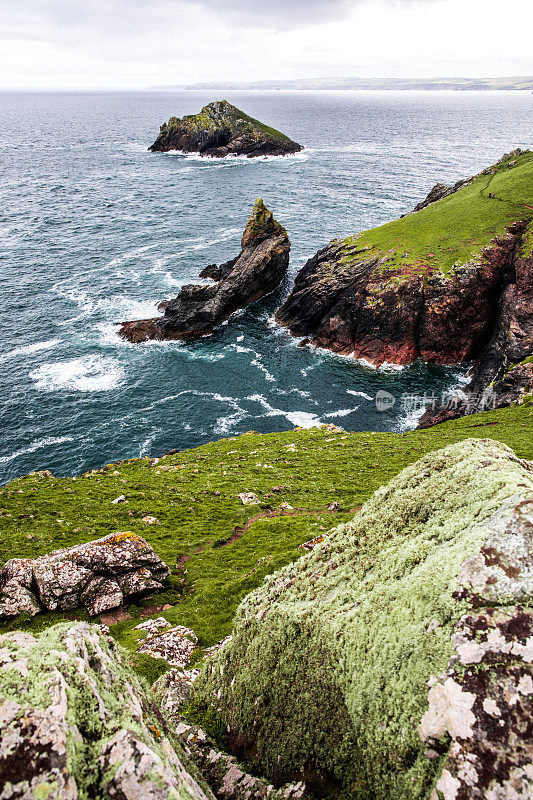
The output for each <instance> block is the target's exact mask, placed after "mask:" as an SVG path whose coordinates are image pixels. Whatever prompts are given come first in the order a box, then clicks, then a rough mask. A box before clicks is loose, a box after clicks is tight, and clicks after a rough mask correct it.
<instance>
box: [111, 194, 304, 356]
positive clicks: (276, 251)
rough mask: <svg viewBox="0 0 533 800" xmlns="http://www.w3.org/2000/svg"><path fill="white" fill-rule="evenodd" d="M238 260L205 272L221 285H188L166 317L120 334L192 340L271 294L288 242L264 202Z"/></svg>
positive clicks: (141, 338)
mask: <svg viewBox="0 0 533 800" xmlns="http://www.w3.org/2000/svg"><path fill="white" fill-rule="evenodd" d="M241 247H242V250H241V252H240V254H239V255H238V256H237V258H235V259H233V260H231V261H228V262H227V263H226V264H223V265H222V266H220V267H217V266H216V265H210V266H209V267H206V268H205V269H204V271H203V272H202V273H201V275H202V276H203V277H210V278H213V279H214V280H216V281H217V282H218V284H210V285H198V286H197V285H188V286H184V287H183V288H182V289H181V291H180V293H179V295H178V296H177V297H176V298H174V300H171V301H170V302H169V303H167V304H165V309H164V311H165V313H164V316H163V317H160V318H155V319H148V320H137V321H133V322H124V323H122V327H121V328H120V331H119V333H120V335H121V336H123V337H124V338H125V339H128V341H130V342H144V341H147V340H148V339H194V338H197V337H199V336H205V335H206V334H209V333H212V332H213V330H214V329H215V328H216V327H217V326H218V325H220V324H221V323H222V322H224V321H225V320H226V319H228V317H230V316H231V314H233V313H234V312H235V311H237V310H238V309H240V308H245V307H246V306H247V305H249V304H250V303H253V302H254V301H255V300H258V299H259V298H261V297H263V295H265V294H268V293H269V292H272V291H273V290H274V289H276V287H277V286H278V285H279V283H280V281H281V280H282V278H283V277H284V276H285V273H286V272H287V268H288V266H289V251H290V247H291V245H290V241H289V237H288V236H287V232H286V230H285V229H284V228H283V227H282V226H281V225H280V224H279V222H277V221H276V220H275V219H274V217H273V215H272V212H271V211H269V210H268V208H266V206H265V205H264V203H263V201H262V200H257V201H256V203H255V205H254V207H253V210H252V213H251V215H250V217H249V219H248V223H247V225H246V228H245V230H244V234H243V236H242V240H241Z"/></svg>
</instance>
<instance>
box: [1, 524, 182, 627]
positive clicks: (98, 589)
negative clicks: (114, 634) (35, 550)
mask: <svg viewBox="0 0 533 800" xmlns="http://www.w3.org/2000/svg"><path fill="white" fill-rule="evenodd" d="M169 574H170V569H169V568H168V567H167V565H166V564H165V563H164V562H163V561H162V560H161V558H160V557H159V556H158V555H157V553H156V552H155V551H154V550H153V548H152V547H151V546H150V545H149V544H148V542H147V541H146V540H145V539H143V538H142V537H141V536H137V535H136V534H134V533H132V532H131V531H124V532H120V533H113V534H110V535H109V536H104V537H103V538H101V539H95V540H94V541H92V542H87V543H86V544H81V545H75V546H74V547H69V548H66V549H64V550H55V551H54V552H53V553H50V554H49V555H46V556H40V557H39V558H35V559H22V558H13V559H11V560H10V561H8V562H7V563H6V564H4V566H3V567H2V569H1V570H0V618H6V617H14V616H17V614H20V613H22V612H26V613H28V614H30V615H31V616H34V615H35V614H38V613H39V612H40V611H43V610H44V611H55V610H60V611H69V610H70V609H73V608H77V607H78V606H80V605H84V606H85V608H86V609H87V611H88V612H89V614H91V615H92V616H95V615H96V614H101V613H102V612H103V611H109V610H110V609H112V608H117V607H118V606H120V605H121V604H122V601H123V600H124V598H125V597H128V596H139V595H142V594H146V593H147V592H154V591H157V590H160V589H162V588H163V583H162V581H164V580H165V578H166V577H167V576H168V575H169Z"/></svg>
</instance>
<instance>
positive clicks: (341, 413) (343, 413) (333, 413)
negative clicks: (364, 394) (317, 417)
mask: <svg viewBox="0 0 533 800" xmlns="http://www.w3.org/2000/svg"><path fill="white" fill-rule="evenodd" d="M358 409H359V406H356V407H355V408H340V409H339V410H338V411H330V413H329V414H324V417H347V416H348V414H353V413H355V412H356V411H358Z"/></svg>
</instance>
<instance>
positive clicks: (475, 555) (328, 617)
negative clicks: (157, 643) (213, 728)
mask: <svg viewBox="0 0 533 800" xmlns="http://www.w3.org/2000/svg"><path fill="white" fill-rule="evenodd" d="M384 457H386V455H385V454H384ZM532 523H533V473H532V470H531V465H529V464H528V463H527V462H523V461H521V460H519V459H518V458H517V457H516V456H515V455H514V453H513V452H512V451H511V450H510V449H509V448H508V447H506V446H505V445H502V444H500V443H497V442H494V441H491V440H467V441H464V442H461V443H459V444H455V445H452V446H449V447H446V448H444V449H443V450H440V451H438V452H436V453H432V454H430V455H428V456H426V457H424V458H422V459H421V460H420V461H418V462H416V463H415V464H413V465H411V466H409V467H408V468H407V469H405V470H404V471H403V472H401V473H400V474H399V475H398V476H397V477H396V478H395V479H394V480H392V481H391V482H390V483H389V484H388V485H387V486H385V487H382V488H381V489H379V490H378V491H377V492H376V493H375V494H374V495H373V496H372V497H371V498H370V499H369V500H368V502H367V503H366V504H365V505H364V506H363V508H362V509H361V511H360V512H359V513H358V514H357V515H356V517H355V518H354V519H353V520H352V521H351V522H350V523H348V524H345V525H341V526H340V527H338V528H336V529H334V530H333V531H331V533H330V534H329V535H328V536H326V537H325V539H324V541H323V542H322V544H318V545H317V546H316V547H315V548H314V549H313V551H312V552H310V553H308V554H306V555H305V556H303V557H302V558H301V559H300V560H299V561H297V562H295V563H292V564H290V565H288V566H286V567H285V568H283V569H282V570H280V571H279V572H277V573H275V574H273V575H272V576H270V577H268V578H267V579H266V581H265V583H264V584H263V586H262V587H260V588H259V589H257V590H256V591H254V592H253V593H252V594H251V595H249V596H248V597H247V598H246V599H245V600H244V601H243V602H242V604H241V606H240V607H239V609H238V612H237V615H236V619H235V626H234V631H233V638H232V639H231V641H229V642H228V643H227V645H226V646H225V647H224V648H223V649H222V650H221V651H220V652H219V653H218V655H216V656H214V657H213V658H211V659H209V661H208V662H207V663H206V665H205V666H204V667H203V669H202V671H201V673H200V676H199V677H198V679H197V681H196V682H195V684H194V689H193V693H194V702H196V703H197V704H198V705H199V706H202V705H203V706H204V707H205V708H206V711H207V712H208V713H209V714H211V715H212V714H213V713H216V714H218V715H219V716H220V721H221V723H222V724H224V725H226V727H227V731H228V736H229V738H230V740H231V742H232V749H233V752H234V754H235V755H237V756H244V757H246V758H248V759H249V762H250V763H251V764H252V765H253V767H254V769H256V770H260V771H261V772H262V774H266V775H267V776H268V777H270V778H271V779H272V780H273V781H274V782H275V784H276V785H279V784H281V783H283V782H284V781H287V780H289V779H291V780H293V779H295V778H296V777H300V779H305V780H307V781H308V782H311V783H313V781H314V782H315V783H316V785H317V786H318V787H320V786H321V785H323V783H324V782H325V783H327V784H328V786H329V790H330V791H331V788H332V786H337V789H338V790H339V796H340V797H343V798H357V800H367V798H373V800H421V799H422V798H423V799H424V800H430V799H431V800H467V799H468V800H478V798H479V800H481V798H483V800H503V798H513V800H526V798H529V797H531V796H532V795H533V771H532V769H531V763H532V758H531V755H532V754H531V741H532V732H533V731H532V727H531V725H532V719H533V663H532V662H533V638H532V636H533V628H532V625H533V610H532V606H533V602H532V601H533V524H532ZM319 794H320V791H319Z"/></svg>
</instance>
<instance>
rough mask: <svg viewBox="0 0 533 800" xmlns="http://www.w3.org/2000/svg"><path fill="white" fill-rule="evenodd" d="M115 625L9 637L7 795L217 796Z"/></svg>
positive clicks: (161, 799)
mask: <svg viewBox="0 0 533 800" xmlns="http://www.w3.org/2000/svg"><path fill="white" fill-rule="evenodd" d="M106 630H107V629H106V628H105V627H103V626H99V625H88V624H86V623H78V624H76V625H71V626H68V625H66V624H62V625H58V626H56V627H54V628H49V629H48V630H47V631H46V632H45V633H42V634H40V636H38V637H34V636H31V635H30V634H28V633H21V632H14V633H9V634H4V635H3V636H0V667H1V672H0V800H15V799H16V798H17V799H18V798H20V800H78V798H79V799H80V800H81V799H82V798H90V797H94V798H114V799H115V800H214V798H213V795H212V793H211V791H210V790H209V788H208V787H207V786H206V785H205V784H204V783H203V781H202V779H201V778H199V777H198V773H197V771H196V769H195V768H194V767H193V766H191V765H190V763H189V762H188V759H187V757H186V755H185V753H184V750H183V748H182V747H181V745H180V743H179V741H178V740H177V739H173V738H172V736H171V734H170V738H169V735H167V732H166V731H165V728H164V725H165V723H164V721H163V720H162V719H161V717H160V716H159V715H158V713H157V711H156V709H155V708H154V707H152V706H151V704H150V701H149V700H148V698H147V696H146V693H145V691H144V690H143V688H142V686H141V685H140V683H139V681H138V680H137V679H136V678H135V676H134V675H132V673H131V669H128V667H127V665H126V664H125V663H124V662H123V659H122V655H121V651H120V649H119V648H118V646H117V645H116V644H115V642H114V640H113V639H112V638H111V637H110V636H109V635H107V633H106Z"/></svg>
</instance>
